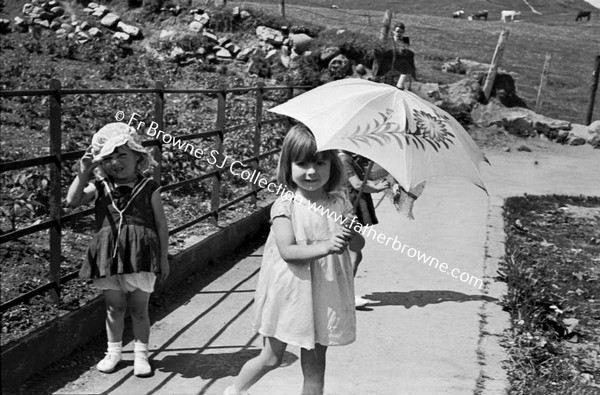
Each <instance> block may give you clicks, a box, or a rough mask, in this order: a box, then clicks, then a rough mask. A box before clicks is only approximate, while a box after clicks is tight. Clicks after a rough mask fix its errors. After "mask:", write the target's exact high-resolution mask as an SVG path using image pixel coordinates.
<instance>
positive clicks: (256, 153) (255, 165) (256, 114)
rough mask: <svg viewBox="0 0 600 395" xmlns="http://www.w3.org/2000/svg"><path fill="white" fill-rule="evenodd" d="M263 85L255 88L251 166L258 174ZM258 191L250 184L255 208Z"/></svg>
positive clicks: (255, 185)
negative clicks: (253, 159) (253, 158)
mask: <svg viewBox="0 0 600 395" xmlns="http://www.w3.org/2000/svg"><path fill="white" fill-rule="evenodd" d="M264 86H265V84H264V83H263V82H259V83H258V85H257V87H256V108H255V109H254V151H253V152H254V157H255V158H256V160H255V161H254V162H253V164H252V168H253V169H254V170H255V171H256V173H257V174H258V171H259V169H260V159H259V158H258V157H259V156H260V141H261V132H262V112H263V88H264ZM258 189H259V186H258V184H257V183H253V184H252V190H253V191H254V195H253V196H252V199H251V201H252V204H253V205H254V206H255V207H256V201H257V198H258Z"/></svg>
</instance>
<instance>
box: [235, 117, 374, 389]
mask: <svg viewBox="0 0 600 395" xmlns="http://www.w3.org/2000/svg"><path fill="white" fill-rule="evenodd" d="M343 174H344V173H343V170H342V167H341V165H340V162H339V160H338V158H337V154H336V152H335V151H324V152H317V149H316V143H315V140H314V137H313V135H312V133H311V132H310V130H309V129H308V128H307V127H306V126H304V125H302V124H298V125H295V126H293V127H292V128H291V129H290V131H289V132H288V134H287V136H286V138H285V140H284V142H283V147H282V149H281V158H280V161H279V169H278V181H279V182H280V183H281V184H282V185H283V186H285V187H287V188H288V189H289V190H290V191H289V192H286V193H285V194H284V196H281V197H279V198H278V199H277V200H276V201H275V203H274V204H273V207H272V208H271V223H272V226H271V232H270V234H269V237H268V239H267V242H266V244H265V250H264V255H263V261H262V265H261V269H260V274H259V278H258V284H257V286H256V294H255V297H254V302H255V303H254V318H253V325H254V326H253V327H254V329H255V330H256V331H257V332H258V333H259V334H261V335H262V336H263V348H262V351H261V353H260V355H258V356H257V357H255V358H254V359H251V360H250V361H248V362H246V364H245V365H244V366H243V367H242V370H241V371H240V373H239V375H238V376H237V378H236V380H235V383H234V384H233V385H232V386H230V387H228V388H227V389H226V390H225V394H226V395H237V394H247V390H248V388H250V387H251V386H252V385H253V384H254V383H256V382H257V381H258V380H259V379H260V378H261V377H262V376H264V375H265V374H266V373H268V372H269V371H270V370H273V369H275V368H277V367H278V366H279V365H280V364H281V360H282V358H283V354H284V352H285V349H286V347H287V345H288V344H291V345H294V346H298V347H300V348H301V353H300V360H301V366H302V373H303V375H304V384H303V388H302V394H303V395H308V394H319V395H320V394H323V388H324V382H325V380H324V379H325V353H326V351H327V347H328V346H341V345H345V344H350V343H352V342H353V341H354V340H355V338H356V316H355V306H354V283H353V268H352V262H351V261H350V257H349V254H348V249H350V250H352V251H360V250H361V249H362V248H363V246H364V238H363V237H362V236H361V235H360V234H359V233H356V232H354V231H353V230H351V229H350V227H349V226H348V225H349V224H350V222H351V219H352V216H353V214H352V206H351V205H350V202H349V201H348V200H347V199H346V197H345V195H344V194H343V193H342V192H338V191H337V190H336V189H337V188H338V187H339V185H340V183H341V181H342V178H343ZM292 192H293V193H292ZM344 225H346V226H344Z"/></svg>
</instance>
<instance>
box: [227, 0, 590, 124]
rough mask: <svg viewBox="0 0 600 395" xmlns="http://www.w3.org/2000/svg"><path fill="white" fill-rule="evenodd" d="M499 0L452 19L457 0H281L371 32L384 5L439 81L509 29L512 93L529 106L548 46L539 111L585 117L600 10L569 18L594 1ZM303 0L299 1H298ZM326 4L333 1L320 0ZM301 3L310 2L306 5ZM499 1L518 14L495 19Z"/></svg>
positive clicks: (329, 22) (427, 75)
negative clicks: (480, 13)
mask: <svg viewBox="0 0 600 395" xmlns="http://www.w3.org/2000/svg"><path fill="white" fill-rule="evenodd" d="M528 3H529V4H530V5H531V6H532V7H534V9H535V10H536V11H538V12H542V13H543V15H538V14H535V13H533V12H532V11H531V10H530V9H528V7H527V6H526V5H525V4H524V3H523V2H522V1H512V0H505V1H501V2H497V5H494V4H491V3H488V2H483V1H467V2H460V4H461V5H464V7H465V8H464V9H465V12H466V13H467V14H468V13H470V11H472V10H480V9H488V10H489V20H488V22H485V21H468V20H466V19H453V18H452V17H451V14H452V12H453V11H454V10H456V9H458V8H459V7H458V6H457V4H459V2H448V1H446V0H432V1H421V2H412V1H359V0H352V1H329V0H322V1H317V0H311V1H300V0H297V1H286V17H287V18H288V19H289V20H290V21H292V22H293V23H297V24H302V23H303V21H304V22H305V23H306V21H310V23H312V24H317V25H323V26H327V27H328V28H336V29H338V28H339V29H348V30H352V31H358V32H361V33H365V34H369V35H374V36H376V35H377V34H378V33H379V29H380V25H381V21H382V18H383V10H385V9H386V8H388V9H390V10H391V11H392V12H393V13H394V17H393V20H392V23H395V22H399V21H402V22H404V23H405V24H406V30H407V35H409V36H410V37H411V48H412V50H413V51H414V52H415V54H416V64H417V73H418V77H419V79H420V80H421V81H423V82H439V83H443V84H447V83H451V82H455V81H457V80H459V79H461V78H462V76H459V75H454V74H447V73H442V72H441V66H442V64H443V63H444V62H446V61H451V60H455V59H456V58H457V57H460V58H462V59H469V60H474V61H478V62H482V63H489V62H490V61H491V59H492V56H493V54H494V50H495V48H496V43H497V41H498V37H499V35H500V32H501V31H502V30H503V29H509V35H508V41H507V46H506V48H505V52H504V58H503V61H502V63H501V67H502V68H504V69H506V70H507V71H509V72H511V73H513V77H514V78H515V82H516V87H517V94H518V95H519V97H521V98H522V99H523V100H524V101H525V102H526V103H527V106H528V107H529V108H532V109H533V108H534V107H535V101H536V97H537V92H538V87H539V82H540V76H541V72H542V68H543V66H544V60H545V56H546V53H547V52H552V55H553V57H552V63H551V68H550V75H549V77H548V81H547V85H546V89H545V91H544V99H543V106H542V110H541V113H542V114H543V115H546V116H548V117H550V118H555V119H562V120H567V121H570V122H573V123H584V122H585V117H586V112H587V108H588V105H589V100H590V85H591V81H592V73H593V69H594V62H595V58H596V56H600V10H596V11H593V16H592V20H591V21H590V22H578V23H576V22H575V15H576V13H577V10H578V9H593V7H592V6H590V5H589V4H587V3H585V2H583V1H572V2H569V3H568V4H567V3H566V2H558V1H541V0H537V1H533V0H531V1H528ZM228 4H229V5H232V6H234V5H238V6H246V7H256V8H261V9H269V10H272V12H274V13H276V12H279V5H278V4H279V1H276V0H264V1H257V2H248V1H245V2H228ZM300 4H302V5H300ZM332 4H336V5H338V6H339V7H340V8H339V9H331V8H325V7H330V6H331V5H332ZM307 5H314V6H313V7H310V6H307ZM503 9H516V10H521V12H522V14H521V15H519V16H517V20H518V22H515V23H502V22H500V11H501V10H503ZM592 119H593V120H598V119H600V99H599V98H598V95H597V97H596V105H595V111H594V113H593V117H592Z"/></svg>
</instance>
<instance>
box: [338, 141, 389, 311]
mask: <svg viewBox="0 0 600 395" xmlns="http://www.w3.org/2000/svg"><path fill="white" fill-rule="evenodd" d="M338 156H339V158H340V162H342V166H343V168H344V172H345V173H346V180H347V181H346V185H345V189H346V195H347V197H348V200H350V203H351V204H352V206H353V207H354V206H356V210H355V215H356V217H357V222H358V223H360V224H361V225H362V226H366V225H376V224H377V223H378V221H377V215H376V214H375V205H374V204H373V198H372V197H371V194H372V193H377V192H381V191H384V190H385V189H387V188H389V186H390V184H389V183H388V181H386V180H381V181H373V180H367V182H366V183H365V186H364V188H363V191H362V193H361V194H360V197H359V196H358V192H359V190H360V187H361V186H362V184H363V180H364V178H365V170H364V168H365V166H366V162H367V160H366V159H365V158H363V157H361V156H359V155H353V154H351V153H349V152H346V151H338ZM357 198H358V204H355V203H356V200H357ZM350 259H351V260H352V263H353V266H354V276H356V272H357V270H358V265H359V264H360V262H361V261H362V252H360V251H358V252H352V251H350ZM354 302H355V304H356V307H357V308H361V307H365V306H366V305H368V304H369V303H374V302H373V301H372V300H368V299H365V298H363V297H361V296H359V295H356V296H355V298H354Z"/></svg>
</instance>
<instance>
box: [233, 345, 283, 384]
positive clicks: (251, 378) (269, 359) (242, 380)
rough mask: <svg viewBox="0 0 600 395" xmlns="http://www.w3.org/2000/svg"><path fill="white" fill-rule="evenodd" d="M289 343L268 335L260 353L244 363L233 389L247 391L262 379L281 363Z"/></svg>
mask: <svg viewBox="0 0 600 395" xmlns="http://www.w3.org/2000/svg"><path fill="white" fill-rule="evenodd" d="M286 347H287V343H284V342H282V341H280V340H277V339H275V338H274V337H266V338H264V339H263V348H262V350H261V352H260V354H259V355H258V356H257V357H255V358H253V359H251V360H249V361H248V362H246V363H245V364H244V366H243V367H242V370H240V373H239V374H238V376H237V377H236V379H235V383H234V384H233V389H234V390H235V392H236V393H239V392H240V391H246V390H248V388H250V387H251V386H253V385H254V384H255V383H256V382H257V381H258V380H260V379H261V378H262V377H263V376H264V375H265V374H267V373H269V372H270V371H271V370H273V369H275V368H277V367H278V366H279V365H281V360H282V359H283V353H284V351H285V348H286Z"/></svg>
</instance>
